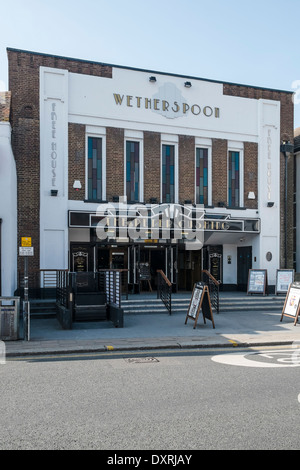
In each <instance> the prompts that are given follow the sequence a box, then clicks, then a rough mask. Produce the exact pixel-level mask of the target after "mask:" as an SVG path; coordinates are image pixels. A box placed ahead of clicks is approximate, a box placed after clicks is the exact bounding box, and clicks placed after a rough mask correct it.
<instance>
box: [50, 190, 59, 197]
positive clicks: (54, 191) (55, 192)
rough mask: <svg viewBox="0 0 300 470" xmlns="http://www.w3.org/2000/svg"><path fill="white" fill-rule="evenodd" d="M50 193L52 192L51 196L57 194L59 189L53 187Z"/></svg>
mask: <svg viewBox="0 0 300 470" xmlns="http://www.w3.org/2000/svg"><path fill="white" fill-rule="evenodd" d="M50 193H51V196H57V193H58V189H51V191H50Z"/></svg>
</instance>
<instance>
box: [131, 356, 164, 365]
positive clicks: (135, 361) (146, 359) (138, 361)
mask: <svg viewBox="0 0 300 470" xmlns="http://www.w3.org/2000/svg"><path fill="white" fill-rule="evenodd" d="M125 361H126V362H128V363H129V364H141V363H146V362H159V360H158V359H156V358H155V357H128V358H126V359H125Z"/></svg>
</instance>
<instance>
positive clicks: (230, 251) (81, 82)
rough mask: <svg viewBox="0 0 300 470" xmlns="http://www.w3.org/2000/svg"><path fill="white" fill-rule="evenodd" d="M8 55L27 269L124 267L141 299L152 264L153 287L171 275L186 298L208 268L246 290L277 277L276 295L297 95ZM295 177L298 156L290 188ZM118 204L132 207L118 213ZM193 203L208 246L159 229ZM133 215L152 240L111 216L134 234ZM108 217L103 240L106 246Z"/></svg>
mask: <svg viewBox="0 0 300 470" xmlns="http://www.w3.org/2000/svg"><path fill="white" fill-rule="evenodd" d="M7 54H8V65H9V90H10V92H11V96H12V101H11V117H10V122H11V127H12V147H13V153H14V156H15V161H16V168H17V195H18V217H17V220H18V243H19V241H20V237H22V236H31V237H32V244H33V246H34V250H35V252H34V253H35V254H34V257H32V258H31V259H30V265H29V266H30V269H32V270H34V269H70V270H72V271H73V270H89V271H94V270H97V269H100V268H107V267H110V268H125V269H128V278H129V281H130V285H131V286H132V288H133V290H135V291H136V290H138V287H137V286H138V281H139V274H140V270H141V266H145V265H148V267H149V269H150V275H151V282H152V286H155V282H156V280H155V273H156V270H157V269H162V270H163V271H164V272H165V273H166V274H167V276H168V277H169V279H170V280H171V281H172V283H173V284H174V286H175V288H177V289H188V290H189V289H191V288H192V286H193V283H194V282H195V281H197V280H199V279H200V278H201V270H202V269H208V270H209V271H210V272H211V273H212V274H213V275H214V276H215V277H216V278H217V279H218V280H220V281H221V282H222V284H223V286H224V288H240V289H245V287H246V284H247V277H248V270H249V268H261V269H267V270H268V279H269V285H274V284H275V277H276V269H278V268H282V267H284V266H285V259H284V257H285V250H284V247H285V246H287V247H288V250H287V263H286V264H287V266H288V267H293V266H292V263H293V231H292V230H287V231H285V230H284V224H285V220H287V224H288V226H289V227H292V226H293V205H292V201H293V185H292V184H289V185H288V213H287V218H286V213H285V210H284V200H285V189H284V175H285V166H284V165H285V162H284V157H283V155H282V154H281V153H280V142H281V141H283V140H289V141H292V140H293V101H292V94H291V93H290V92H286V91H280V90H272V89H264V88H259V87H252V86H245V85H238V84H231V83H222V82H218V81H213V80H207V79H201V78H195V77H189V76H180V75H174V74H167V73H162V72H153V71H147V70H139V69H133V68H129V67H122V66H115V65H107V64H102V63H96V62H91V61H83V60H78V59H70V58H64V57H57V56H52V55H47V54H42V53H34V52H28V51H22V50H16V49H10V48H9V49H7ZM292 175H293V159H291V160H290V161H289V165H288V178H289V181H293V178H292ZM120 197H121V198H122V201H125V199H124V198H126V200H127V204H126V205H125V204H124V205H122V206H121V205H120V203H119V205H118V206H117V205H114V204H115V202H116V201H120V199H119V198H120ZM195 205H196V206H197V207H200V206H201V207H203V213H202V216H201V222H199V221H198V222H199V225H198V227H201V230H202V231H203V234H202V236H203V240H202V242H203V247H201V246H200V245H201V244H200V245H198V247H197V245H196V244H195V245H192V244H191V243H190V244H189V243H186V239H185V236H183V232H181V238H180V237H175V236H174V233H173V232H169V237H168V234H167V235H165V234H164V236H162V235H161V232H159V231H156V232H155V231H153V230H152V231H151V230H150V228H151V220H152V219H151V217H152V216H153V213H154V212H155V207H159V208H160V210H161V207H163V208H164V209H165V208H169V209H170V211H171V212H172V211H174V210H175V211H176V210H177V209H178V208H184V210H185V209H188V210H190V209H191V208H193V207H195ZM137 206H139V207H140V208H141V210H140V212H139V214H140V213H141V212H143V208H144V212H143V214H144V215H143V217H144V219H143V222H145V224H146V226H147V227H148V228H149V231H147V233H146V234H145V233H144V232H143V235H142V236H135V237H134V236H130V233H129V232H128V230H127V232H126V233H125V232H124V231H123V232H122V236H120V233H119V232H117V229H116V224H115V226H113V222H114V223H115V219H116V217H113V216H115V215H116V213H114V208H116V207H117V209H116V210H120V208H121V212H122V211H123V212H122V214H123V213H124V214H125V219H126V223H125V226H127V227H128V217H129V213H130V211H131V209H132V208H134V210H135V211H136V207H137ZM123 209H124V210H123ZM153 211H154V212H153ZM191 211H193V209H191ZM135 213H137V212H135ZM191 213H192V212H191ZM109 214H112V215H111V217H110V218H109ZM118 214H119V212H118ZM0 217H1V213H0ZM172 217H174V214H173V212H172V216H171V219H170V220H173V219H172ZM125 219H124V218H123V219H122V221H124V220H125ZM103 220H105V221H106V226H105V233H106V238H104V237H102V238H101V237H100V238H99V236H98V235H99V233H98V232H97V230H96V227H97V223H99V221H100V222H101V221H102V222H103ZM199 220H200V219H199ZM102 222H101V223H102ZM121 223H122V222H121V219H120V218H119V219H118V222H117V227H118V230H119V229H120V226H119V225H118V224H121ZM132 233H133V232H132ZM135 233H136V232H135ZM153 235H154V236H153ZM285 237H287V238H286V239H285ZM191 248H192V249H191ZM16 249H17V247H16ZM2 250H3V248H2ZM4 250H5V248H4ZM19 268H20V265H19Z"/></svg>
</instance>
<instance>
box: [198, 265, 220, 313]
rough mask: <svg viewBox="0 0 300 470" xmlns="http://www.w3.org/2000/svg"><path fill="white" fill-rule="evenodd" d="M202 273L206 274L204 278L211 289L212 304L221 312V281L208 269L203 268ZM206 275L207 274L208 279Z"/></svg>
mask: <svg viewBox="0 0 300 470" xmlns="http://www.w3.org/2000/svg"><path fill="white" fill-rule="evenodd" d="M202 273H203V274H204V279H203V280H204V282H205V284H206V285H207V286H208V289H209V294H210V300H211V304H212V306H213V307H214V308H215V310H216V312H217V313H220V302H219V287H220V284H221V283H220V282H219V281H217V279H216V278H215V277H214V276H213V275H212V274H211V273H210V272H209V271H207V270H206V269H203V270H202ZM205 276H207V280H206V281H205Z"/></svg>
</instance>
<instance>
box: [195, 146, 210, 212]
mask: <svg viewBox="0 0 300 470" xmlns="http://www.w3.org/2000/svg"><path fill="white" fill-rule="evenodd" d="M196 204H205V205H208V149H207V148H196Z"/></svg>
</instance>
